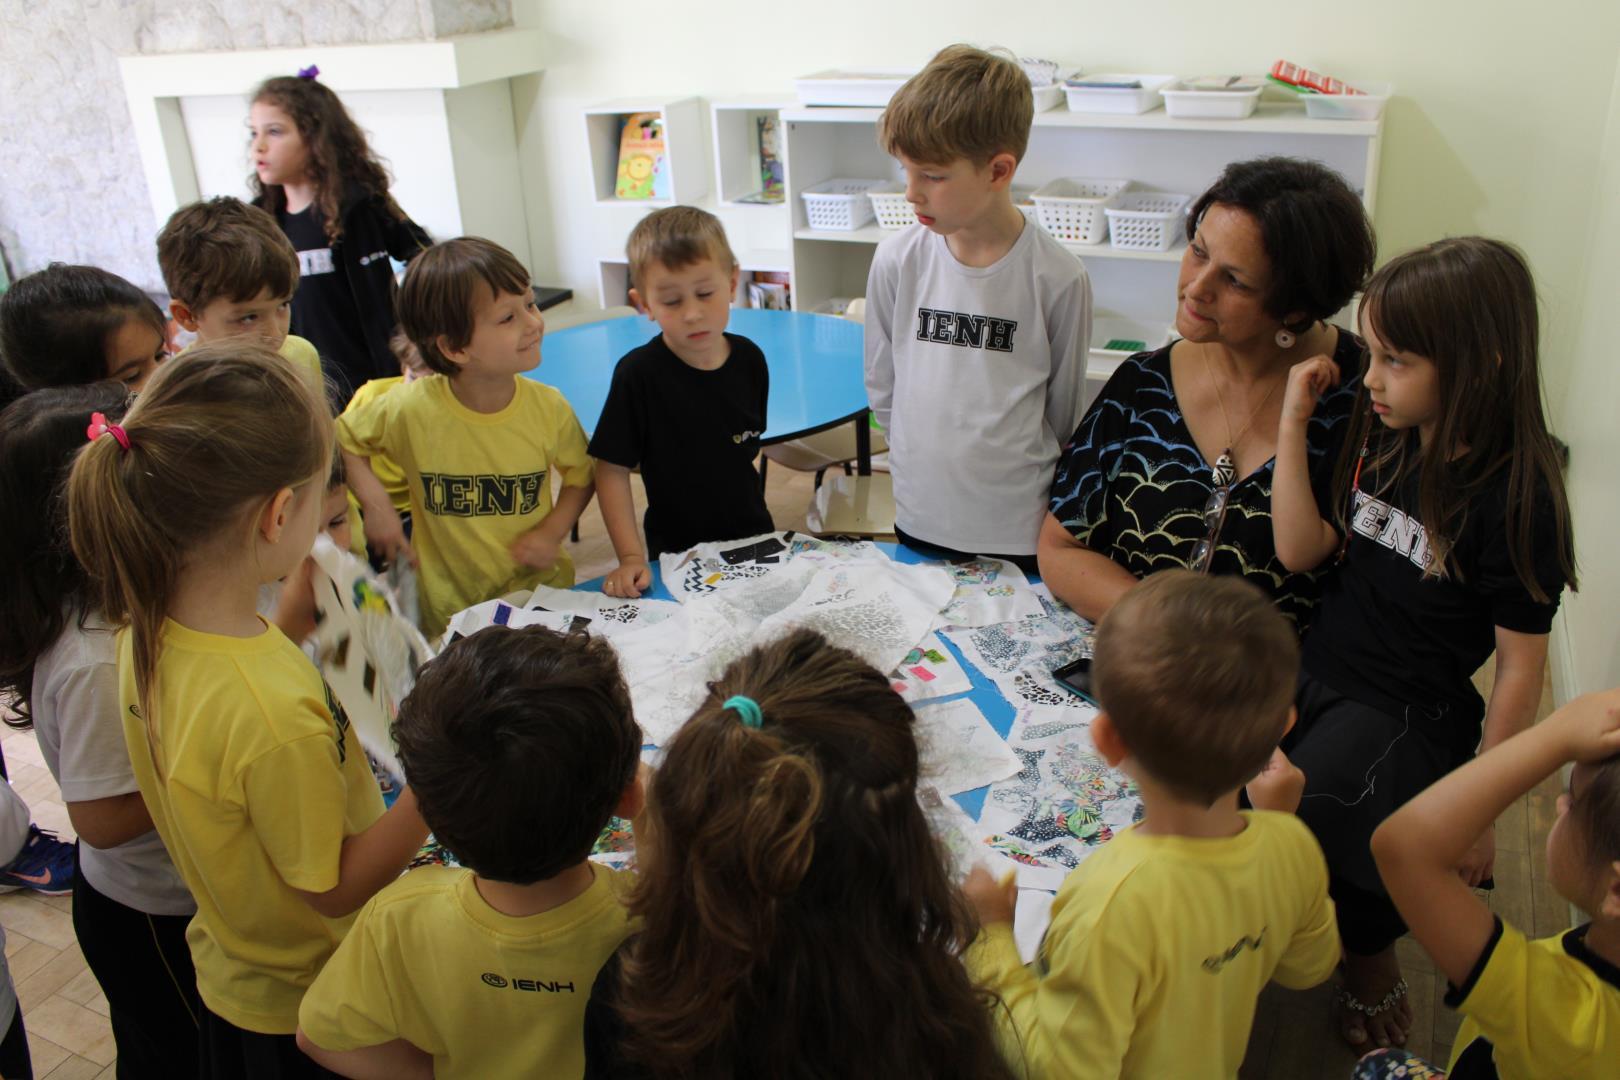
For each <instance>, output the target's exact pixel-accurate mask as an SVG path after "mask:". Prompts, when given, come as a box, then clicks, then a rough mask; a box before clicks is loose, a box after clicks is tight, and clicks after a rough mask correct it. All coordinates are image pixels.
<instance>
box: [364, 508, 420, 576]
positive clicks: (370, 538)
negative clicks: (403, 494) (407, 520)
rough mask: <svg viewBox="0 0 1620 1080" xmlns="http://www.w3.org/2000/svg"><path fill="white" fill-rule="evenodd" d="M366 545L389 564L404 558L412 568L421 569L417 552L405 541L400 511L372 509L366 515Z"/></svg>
mask: <svg viewBox="0 0 1620 1080" xmlns="http://www.w3.org/2000/svg"><path fill="white" fill-rule="evenodd" d="M365 525H366V543H367V544H369V545H371V547H372V549H373V550H375V551H377V552H378V553H380V554H381V555H382V557H383V558H384V559H386V560H388V562H390V563H392V562H394V561H395V560H396V559H399V558H401V557H403V558H404V559H405V561H406V562H408V563H410V564H411V566H413V567H417V568H420V566H421V563H419V562H418V561H417V558H416V552H415V551H413V550H412V549H411V543H410V541H409V540H407V539H405V525H404V523H403V522H401V521H400V520H399V511H397V510H395V509H394V508H393V507H392V506H387V507H381V506H377V507H372V508H371V509H370V510H367V511H366V513H365Z"/></svg>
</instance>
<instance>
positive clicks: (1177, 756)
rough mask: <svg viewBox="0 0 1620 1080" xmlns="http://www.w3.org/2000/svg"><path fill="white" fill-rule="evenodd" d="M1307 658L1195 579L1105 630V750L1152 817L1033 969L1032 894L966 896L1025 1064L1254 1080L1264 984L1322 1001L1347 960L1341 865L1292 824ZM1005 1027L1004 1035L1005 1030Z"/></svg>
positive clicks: (1222, 589)
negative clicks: (1026, 938)
mask: <svg viewBox="0 0 1620 1080" xmlns="http://www.w3.org/2000/svg"><path fill="white" fill-rule="evenodd" d="M1298 665H1299V649H1298V646H1297V645H1296V644H1295V641H1294V633H1293V630H1292V629H1291V628H1290V627H1289V625H1288V623H1287V621H1286V620H1285V619H1284V618H1283V617H1282V616H1281V615H1279V614H1278V613H1277V610H1276V608H1275V607H1273V606H1272V604H1271V603H1270V602H1269V601H1268V600H1266V599H1265V597H1263V596H1262V595H1261V594H1260V592H1259V591H1258V590H1257V589H1255V588H1254V587H1253V586H1252V585H1248V584H1246V583H1244V582H1242V581H1240V580H1238V579H1235V578H1212V577H1208V576H1206V575H1201V574H1194V573H1192V572H1190V571H1185V570H1172V571H1164V572H1162V573H1158V574H1154V575H1153V576H1152V577H1150V578H1148V579H1147V580H1146V581H1144V582H1143V583H1142V584H1140V585H1137V586H1136V587H1135V588H1133V589H1131V591H1130V592H1128V593H1126V594H1125V596H1124V597H1123V598H1122V599H1121V600H1120V601H1119V603H1118V604H1116V605H1115V606H1114V607H1113V609H1112V610H1110V611H1109V613H1108V614H1107V615H1106V616H1104V618H1103V620H1102V622H1101V624H1100V625H1099V626H1098V631H1097V649H1096V657H1095V661H1094V664H1093V668H1092V685H1093V686H1094V687H1095V689H1096V693H1097V699H1098V702H1099V703H1100V706H1101V709H1102V712H1101V713H1099V714H1098V716H1097V718H1096V719H1095V720H1093V721H1092V725H1091V736H1092V739H1093V741H1094V742H1095V743H1096V745H1097V750H1098V752H1099V753H1100V754H1102V756H1103V757H1104V758H1105V759H1106V760H1107V761H1108V763H1109V764H1110V765H1112V766H1116V767H1120V768H1123V769H1124V770H1125V771H1126V772H1128V773H1130V775H1131V776H1132V778H1133V779H1135V781H1136V783H1137V785H1138V786H1139V787H1140V789H1141V793H1142V804H1143V806H1144V808H1145V810H1146V816H1145V817H1144V818H1143V820H1142V821H1141V823H1140V824H1138V825H1135V826H1133V827H1132V828H1130V829H1128V830H1126V831H1124V832H1122V833H1120V834H1119V835H1118V836H1117V837H1115V838H1114V839H1113V840H1111V841H1110V842H1109V843H1108V844H1106V845H1105V846H1104V847H1103V848H1102V849H1101V850H1100V851H1098V852H1097V853H1096V854H1095V855H1093V856H1092V857H1091V858H1089V859H1087V860H1086V861H1085V862H1084V863H1082V864H1081V865H1080V866H1079V868H1078V869H1076V870H1075V871H1074V872H1073V873H1071V874H1070V875H1069V876H1068V878H1067V879H1066V880H1065V881H1064V882H1063V886H1062V888H1060V889H1059V890H1058V894H1057V899H1056V901H1055V902H1054V903H1053V905H1052V924H1051V928H1050V929H1049V930H1048V931H1047V934H1046V938H1045V940H1044V941H1043V942H1042V944H1041V951H1040V955H1039V957H1038V958H1037V961H1036V963H1035V965H1034V970H1031V969H1029V968H1025V967H1024V966H1023V964H1022V963H1021V962H1020V960H1019V955H1018V948H1017V946H1016V944H1015V943H1014V941H1013V935H1012V921H1013V904H1014V898H1015V897H1016V889H1014V888H1013V887H1012V886H1011V884H1010V883H1009V884H1008V885H1005V886H1003V885H998V884H997V883H995V882H994V881H992V880H991V879H990V876H989V875H988V874H987V873H985V872H984V871H983V870H977V871H975V872H974V874H973V876H971V877H970V878H969V879H968V882H967V884H966V886H965V888H966V890H967V893H968V896H969V899H970V900H971V901H972V902H973V905H974V907H975V908H976V909H977V910H978V912H979V917H980V920H981V922H982V923H983V925H984V928H985V929H984V933H983V935H982V936H981V937H980V939H979V940H978V941H977V942H975V944H974V946H973V948H972V949H971V950H970V951H969V955H968V961H969V964H970V966H971V968H972V969H973V971H974V974H975V975H976V976H977V977H978V978H979V980H980V981H982V982H984V983H985V984H986V985H988V986H989V987H990V988H991V989H993V990H995V991H996V992H997V993H998V994H1000V995H1001V998H1002V1000H1003V1001H1004V1002H1006V1005H1007V1009H1006V1013H1007V1014H1010V1017H1011V1025H1012V1027H1013V1028H1014V1030H1013V1031H1010V1032H1005V1031H1004V1040H1003V1045H1004V1047H1005V1048H1006V1049H1005V1052H1006V1054H1007V1057H1008V1059H1009V1061H1010V1062H1011V1063H1012V1064H1013V1065H1014V1066H1016V1067H1021V1068H1022V1069H1023V1070H1024V1071H1026V1072H1027V1073H1028V1074H1029V1075H1030V1076H1034V1077H1063V1078H1065V1080H1071V1078H1084V1077H1120V1076H1152V1077H1161V1076H1162V1077H1171V1076H1173V1077H1176V1078H1177V1080H1197V1078H1200V1077H1208V1078H1211V1080H1214V1078H1216V1077H1221V1078H1226V1080H1230V1078H1231V1077H1234V1076H1236V1075H1237V1070H1238V1066H1239V1064H1241V1062H1242V1060H1243V1053H1244V1050H1245V1048H1246V1046H1247V1044H1248V1039H1249V1028H1250V1026H1251V1025H1252V1023H1253V1021H1254V1009H1255V1002H1256V1000H1257V999H1258V997H1259V995H1260V991H1261V990H1262V989H1263V988H1264V987H1265V985H1266V983H1267V982H1268V981H1270V980H1272V979H1276V980H1277V981H1278V982H1279V983H1281V984H1282V985H1284V986H1287V987H1292V988H1296V989H1298V988H1304V987H1308V986H1314V985H1316V984H1317V983H1319V982H1321V981H1322V980H1323V979H1326V978H1327V977H1328V975H1329V974H1331V973H1332V971H1333V968H1334V966H1335V965H1336V964H1337V963H1338V960H1339V935H1338V927H1337V925H1336V923H1335V921H1334V917H1333V902H1332V901H1331V900H1329V899H1328V895H1327V881H1328V879H1327V865H1326V863H1325V861H1324V860H1323V857H1322V851H1321V849H1320V848H1319V847H1318V846H1317V843H1316V840H1315V838H1314V837H1312V836H1311V834H1310V831H1309V830H1308V829H1306V828H1305V826H1304V825H1303V824H1301V823H1300V821H1299V819H1298V818H1296V817H1294V816H1293V815H1292V814H1291V813H1275V812H1272V811H1270V810H1252V811H1245V810H1240V809H1239V804H1238V791H1239V789H1240V788H1241V787H1243V785H1244V784H1245V782H1248V783H1249V795H1250V798H1251V799H1252V800H1253V801H1254V803H1255V805H1257V806H1269V807H1276V808H1279V809H1284V810H1292V809H1293V808H1294V807H1295V806H1296V805H1297V804H1298V801H1299V796H1300V792H1301V791H1302V789H1303V786H1304V778H1303V776H1302V775H1301V774H1300V773H1299V771H1298V770H1297V769H1294V768H1293V767H1292V766H1291V765H1289V764H1288V763H1287V759H1286V758H1284V757H1282V754H1281V752H1280V751H1278V750H1277V743H1278V741H1279V740H1281V738H1282V737H1283V734H1284V733H1285V732H1286V731H1287V730H1288V727H1289V725H1290V724H1291V723H1292V722H1293V695H1294V681H1295V678H1296V675H1297V672H1298ZM1003 1022H1004V1023H1005V1020H1004V1021H1003Z"/></svg>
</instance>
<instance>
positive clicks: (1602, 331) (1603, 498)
mask: <svg viewBox="0 0 1620 1080" xmlns="http://www.w3.org/2000/svg"><path fill="white" fill-rule="evenodd" d="M1602 135H1603V140H1602V147H1601V153H1600V156H1599V160H1598V163H1597V167H1596V169H1595V180H1596V187H1597V192H1596V194H1595V195H1594V197H1593V200H1592V207H1591V212H1592V216H1593V222H1592V232H1591V247H1590V252H1589V260H1588V262H1587V264H1586V266H1585V268H1584V269H1585V274H1586V289H1585V293H1584V296H1583V297H1582V298H1581V302H1580V305H1579V306H1580V311H1581V320H1580V328H1579V330H1578V332H1577V333H1576V335H1575V349H1574V353H1573V355H1572V356H1571V358H1570V366H1569V387H1570V391H1569V394H1568V395H1567V397H1566V399H1565V401H1564V407H1563V410H1562V416H1561V423H1560V424H1559V428H1560V430H1561V431H1562V433H1563V436H1564V438H1565V439H1566V440H1568V442H1569V444H1570V468H1569V497H1570V503H1571V504H1572V507H1573V512H1574V515H1575V539H1576V544H1577V550H1576V556H1577V558H1579V559H1580V571H1581V591H1580V592H1579V593H1577V594H1575V595H1574V596H1570V597H1567V598H1566V600H1565V603H1564V611H1563V612H1562V615H1561V618H1560V620H1559V627H1558V629H1557V630H1556V631H1555V632H1554V638H1553V641H1554V648H1555V650H1556V651H1555V652H1554V656H1553V659H1554V666H1553V676H1554V679H1555V688H1556V689H1557V690H1558V691H1559V696H1560V698H1563V697H1568V696H1569V695H1570V694H1572V693H1574V692H1578V691H1581V690H1596V689H1599V688H1601V687H1608V686H1620V605H1617V603H1616V601H1617V600H1620V564H1617V563H1616V562H1615V551H1616V547H1617V545H1620V365H1616V363H1615V359H1614V317H1613V313H1614V309H1615V301H1616V299H1617V291H1620V285H1617V283H1620V73H1617V74H1616V77H1615V79H1614V83H1613V88H1612V90H1611V91H1610V95H1609V116H1608V122H1607V124H1606V126H1605V129H1604V131H1603V133H1602Z"/></svg>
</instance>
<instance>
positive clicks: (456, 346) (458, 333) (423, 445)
mask: <svg viewBox="0 0 1620 1080" xmlns="http://www.w3.org/2000/svg"><path fill="white" fill-rule="evenodd" d="M399 322H400V328H401V329H402V330H404V331H405V334H406V336H407V337H409V338H410V340H411V343H412V344H413V345H415V346H416V348H417V351H418V352H420V353H421V355H422V363H423V364H424V365H426V366H427V367H428V368H429V369H430V370H431V371H433V372H434V373H435V374H433V375H430V376H427V377H424V378H420V379H416V380H414V381H412V382H410V383H406V384H402V385H400V386H396V387H394V388H393V389H392V390H390V391H388V392H387V393H386V394H383V395H382V396H381V397H379V398H376V399H375V400H373V401H372V402H371V403H370V404H367V405H364V406H361V407H359V408H357V409H355V410H353V411H350V412H345V413H344V414H343V415H342V416H340V417H338V422H337V439H338V445H339V446H341V447H342V448H343V462H344V465H345V466H346V467H347V468H348V472H349V489H350V490H351V491H353V492H354V494H355V497H356V498H358V499H359V500H360V508H361V509H362V510H363V511H364V512H365V528H366V539H367V540H368V541H369V542H370V544H371V546H372V547H373V548H374V549H375V550H377V551H378V552H380V553H381V554H382V555H383V556H385V557H387V558H390V559H392V558H396V557H400V556H403V557H404V558H406V559H408V560H410V561H411V562H412V563H413V564H415V565H417V566H418V568H419V569H420V571H421V578H420V582H421V601H422V632H423V633H424V634H426V635H427V636H428V638H429V639H432V638H434V637H436V636H438V634H439V633H440V631H442V630H443V629H444V626H445V624H446V623H447V622H448V621H449V619H450V616H451V615H453V614H455V613H456V612H457V611H460V610H461V609H462V608H464V607H469V606H471V605H473V604H477V603H482V602H483V601H485V600H490V599H493V598H495V597H497V596H504V595H505V594H507V593H509V592H514V591H516V590H519V589H529V588H533V587H534V586H535V585H541V584H544V585H550V586H553V587H556V588H567V587H568V586H570V585H572V584H573V583H574V563H573V560H572V559H570V558H569V557H568V552H567V551H565V550H564V549H563V541H564V539H566V538H567V536H568V533H569V531H570V530H571V529H572V528H573V527H574V523H575V522H576V521H578V520H579V515H580V513H581V512H582V511H583V510H584V509H585V507H586V505H587V504H588V503H589V502H590V501H591V495H592V493H593V492H594V490H595V486H594V483H593V481H592V467H591V459H590V456H589V454H587V453H586V448H585V432H584V430H583V429H582V428H581V427H580V426H579V421H578V420H577V419H576V418H575V417H574V410H573V409H572V408H570V407H569V405H568V402H567V401H566V400H565V399H564V398H563V396H562V394H561V393H559V392H558V391H557V390H556V389H555V388H554V387H550V386H545V385H542V384H541V383H538V382H535V381H534V380H533V379H526V378H523V377H522V376H523V373H524V372H526V371H530V370H532V369H533V368H535V367H536V366H537V365H538V364H539V363H540V337H541V335H542V334H543V333H544V332H545V325H546V324H545V320H543V319H542V318H541V317H540V312H539V309H537V308H536V307H535V303H534V293H533V291H532V289H531V287H530V284H529V272H528V271H527V270H525V269H524V268H523V264H522V263H520V262H518V261H517V259H516V257H514V256H513V255H512V253H511V252H510V251H507V250H506V249H505V248H503V247H501V246H500V245H499V244H496V243H493V242H492V241H489V240H483V239H480V238H478V237H472V236H469V237H462V238H461V239H459V240H446V241H444V242H443V243H441V244H435V245H434V246H433V247H430V248H428V249H427V250H426V251H424V252H423V253H422V254H420V255H418V256H417V257H416V258H414V259H412V260H411V264H410V266H409V267H408V268H407V269H406V271H405V282H404V284H403V285H402V286H401V287H400V290H399ZM378 454H382V455H385V456H386V457H387V458H388V459H389V460H390V461H391V462H393V463H394V464H395V465H397V466H398V467H399V469H400V471H401V472H403V473H404V476H405V482H406V484H407V485H408V487H409V491H410V503H411V538H410V540H409V541H407V540H406V538H405V531H404V526H403V525H402V523H401V522H400V517H399V513H398V511H396V510H395V509H394V505H393V501H392V500H391V499H390V498H389V495H388V490H387V488H386V487H385V486H384V485H383V483H382V482H381V481H380V480H379V479H378V478H377V474H376V473H375V472H373V471H372V468H371V460H370V459H371V458H372V457H374V456H376V455H378ZM554 470H555V471H558V472H560V473H561V474H562V489H561V491H560V492H559V493H558V495H557V498H556V503H555V505H553V503H552V476H551V474H552V472H553V471H554Z"/></svg>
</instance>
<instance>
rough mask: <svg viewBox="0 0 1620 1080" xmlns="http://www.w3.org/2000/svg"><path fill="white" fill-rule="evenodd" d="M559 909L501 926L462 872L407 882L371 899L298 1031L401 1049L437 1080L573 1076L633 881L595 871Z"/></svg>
mask: <svg viewBox="0 0 1620 1080" xmlns="http://www.w3.org/2000/svg"><path fill="white" fill-rule="evenodd" d="M593 869H594V870H595V872H596V878H595V880H594V881H592V882H591V885H590V887H589V888H588V889H586V890H585V892H583V893H582V894H580V895H579V896H577V897H575V898H574V899H572V900H570V901H569V902H568V903H566V904H564V905H562V906H561V907H559V908H554V909H552V910H551V911H546V912H542V913H541V914H539V915H530V916H526V917H523V918H514V917H512V916H510V915H503V914H501V913H500V912H498V911H496V910H495V909H494V908H492V907H490V906H489V904H487V903H485V902H484V900H483V898H482V897H481V896H479V895H478V889H477V886H476V885H475V884H474V878H473V873H472V871H471V870H465V869H452V868H450V867H443V866H433V867H423V868H421V869H418V870H413V871H411V872H410V873H408V874H406V875H405V876H404V877H403V878H401V879H400V880H398V881H396V882H394V883H393V884H392V885H389V886H388V887H387V888H386V889H384V890H383V891H382V892H380V893H378V894H377V895H376V896H375V897H373V898H372V900H371V902H370V903H369V904H367V905H366V906H365V907H364V908H363V909H362V910H361V912H360V917H359V919H357V920H356V922H355V924H354V929H352V930H351V931H350V932H349V936H348V937H347V938H345V939H344V941H343V944H342V945H340V946H338V951H337V953H336V954H335V955H334V956H333V957H332V959H331V960H330V961H329V962H328V963H327V965H326V968H325V970H323V971H322V972H321V975H320V978H318V979H316V980H315V985H314V986H312V987H311V988H310V991H309V993H308V994H307V995H305V997H304V1004H303V1007H302V1008H301V1009H300V1010H299V1012H298V1024H299V1026H300V1027H301V1028H303V1030H304V1034H305V1035H307V1036H309V1038H310V1039H311V1040H312V1041H313V1042H314V1043H315V1044H316V1045H317V1046H321V1047H324V1048H326V1049H328V1050H357V1049H360V1048H361V1047H366V1046H376V1045H378V1044H379V1043H385V1042H390V1041H392V1040H394V1039H404V1040H406V1041H407V1042H409V1043H411V1044H412V1045H413V1046H415V1047H417V1048H418V1049H420V1050H423V1051H426V1052H427V1053H429V1054H432V1055H433V1075H434V1076H437V1077H479V1078H482V1077H500V1076H522V1075H526V1074H530V1075H541V1074H544V1075H545V1076H548V1077H557V1078H566V1077H578V1076H582V1075H584V1071H585V1045H584V1039H583V1028H584V1022H585V1003H586V1001H587V1000H588V999H589V998H590V993H591V984H592V983H593V982H594V981H595V980H596V973H597V971H598V970H600V968H601V967H602V964H603V963H605V962H606V961H607V958H608V957H609V956H611V955H613V951H614V950H615V949H617V948H618V947H619V944H620V942H622V941H623V940H624V939H625V937H626V936H627V935H628V934H629V932H630V924H629V921H628V917H627V916H626V914H625V910H624V906H623V904H622V903H621V901H620V897H621V895H622V894H623V892H624V891H625V890H626V889H628V888H629V886H630V884H631V882H632V881H633V876H632V875H631V874H628V873H624V872H620V871H614V870H609V869H607V868H606V867H602V866H594V867H593Z"/></svg>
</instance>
